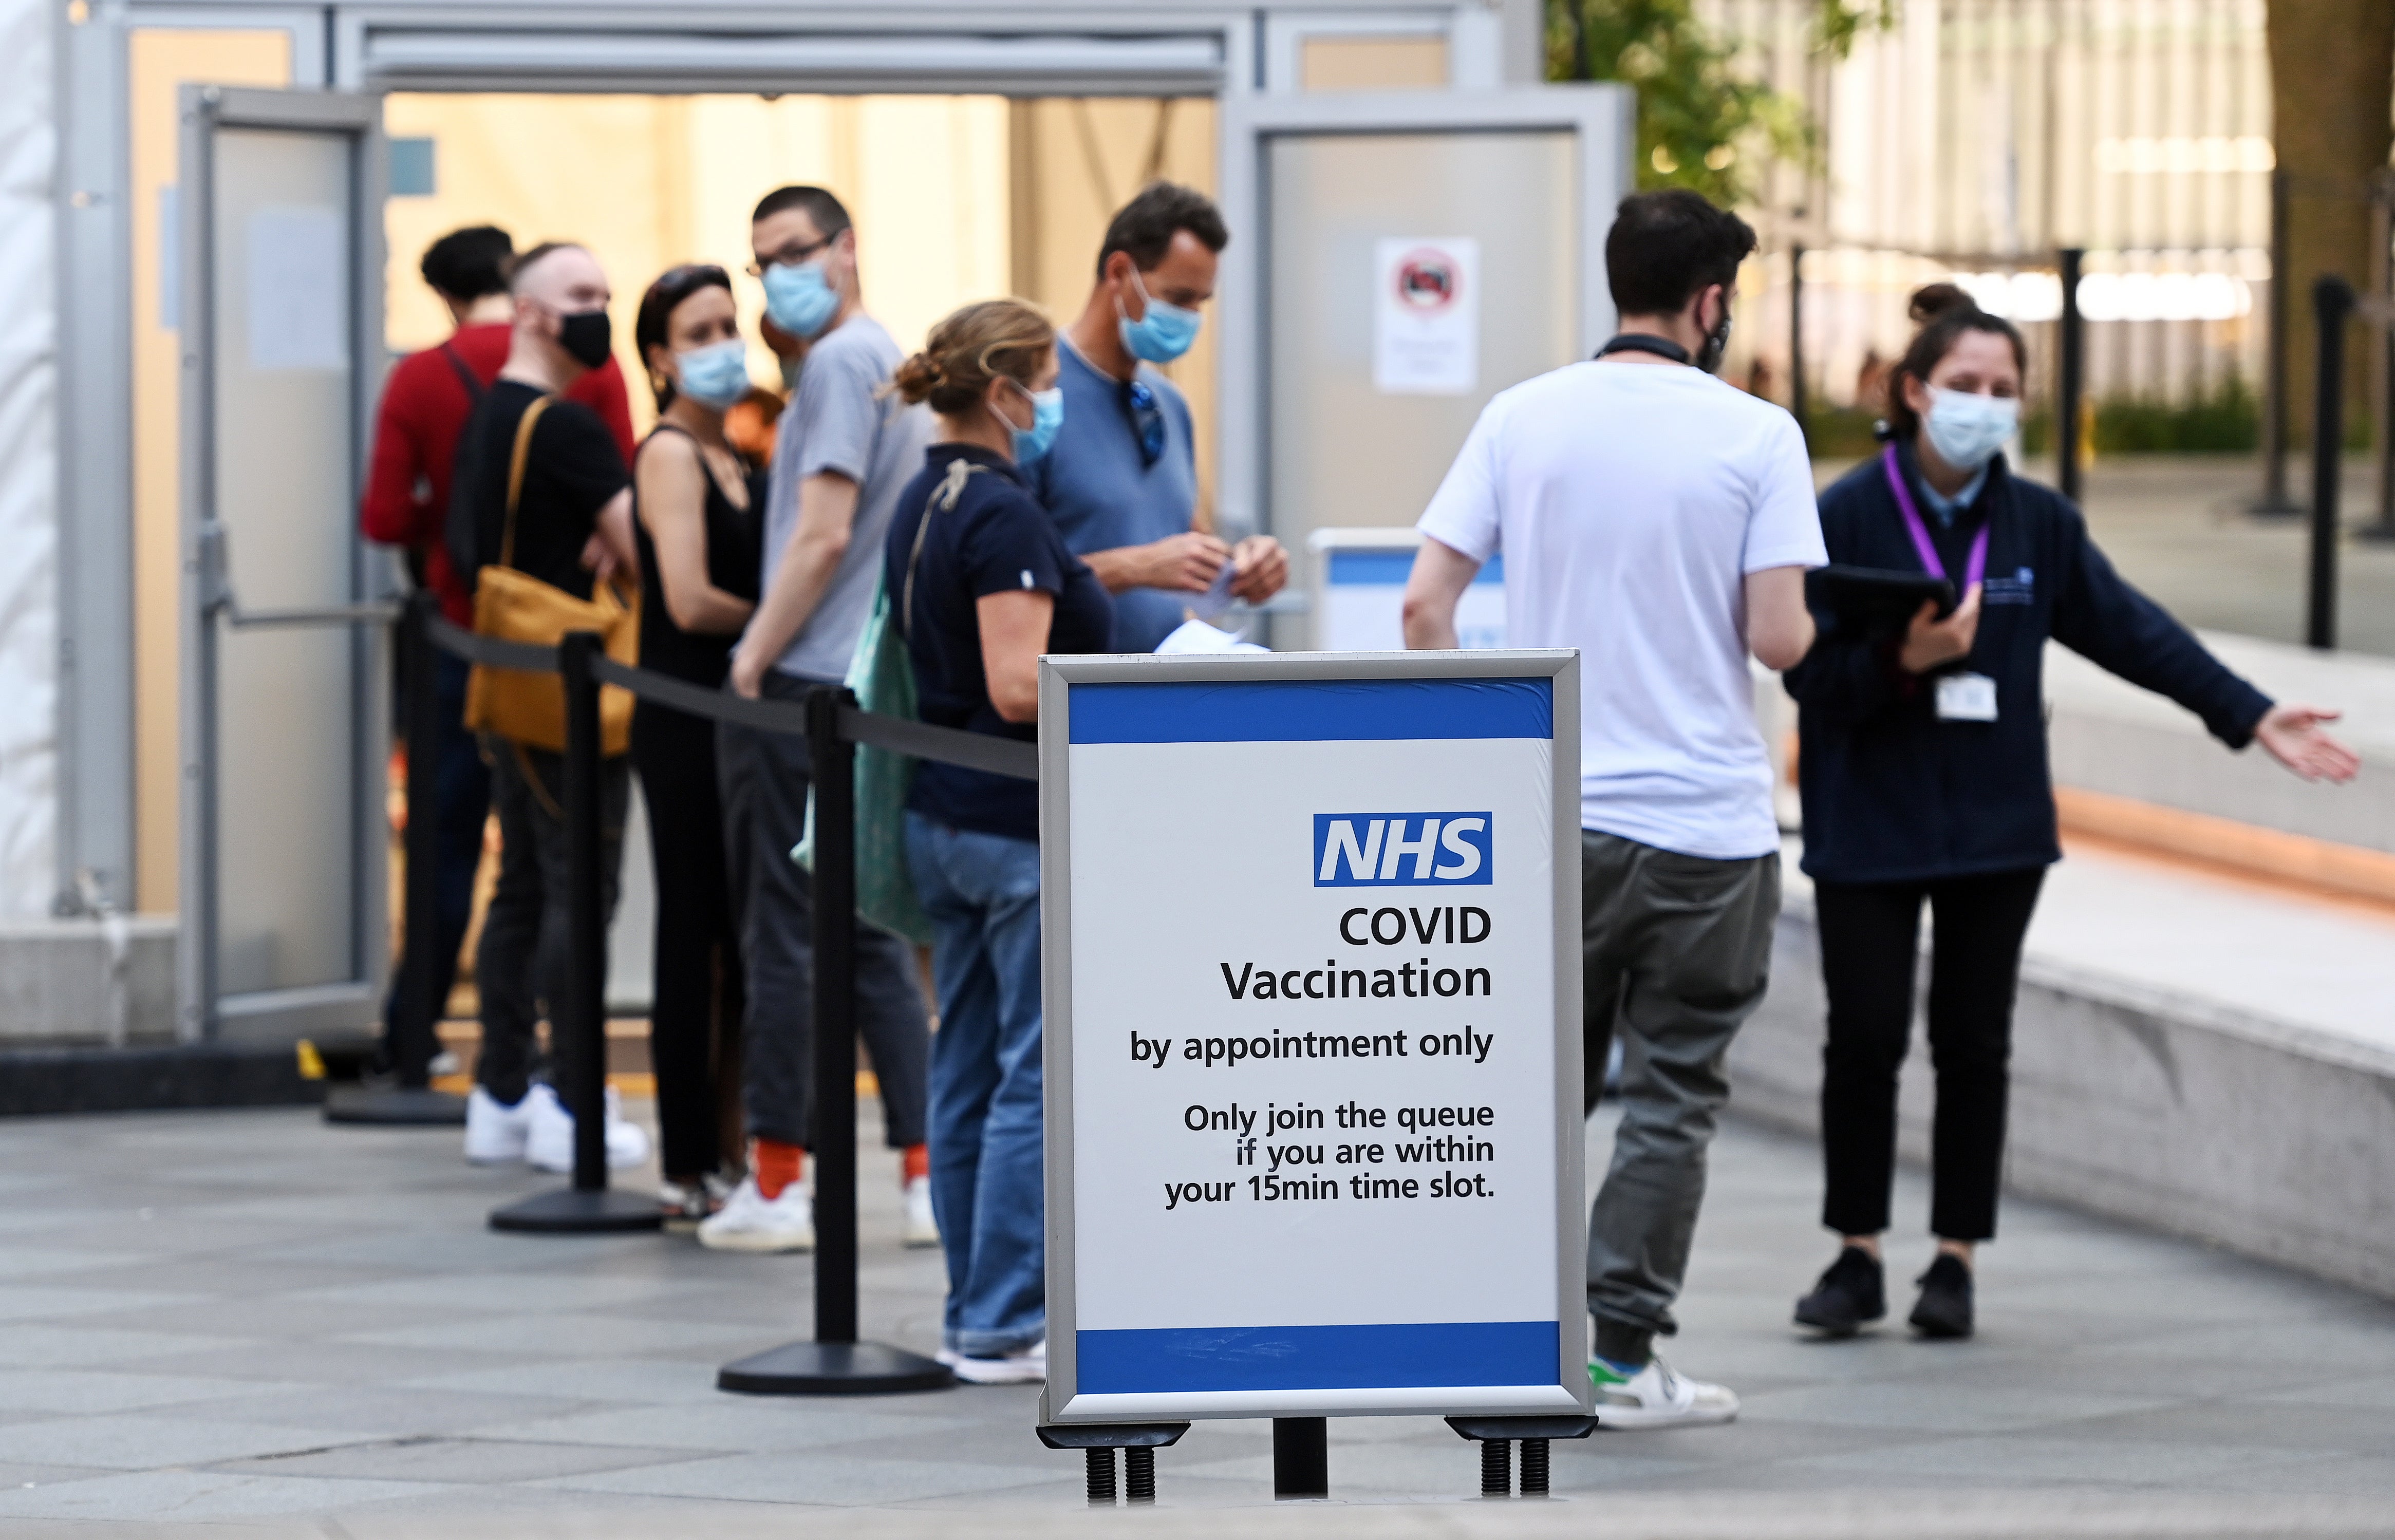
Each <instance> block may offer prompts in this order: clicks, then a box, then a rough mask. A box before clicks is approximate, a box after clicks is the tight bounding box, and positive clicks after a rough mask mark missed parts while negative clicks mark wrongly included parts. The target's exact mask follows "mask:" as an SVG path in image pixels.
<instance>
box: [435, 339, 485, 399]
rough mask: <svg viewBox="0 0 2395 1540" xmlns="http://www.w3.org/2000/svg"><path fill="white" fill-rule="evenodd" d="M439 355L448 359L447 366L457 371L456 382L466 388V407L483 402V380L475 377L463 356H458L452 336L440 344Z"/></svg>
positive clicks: (455, 342)
mask: <svg viewBox="0 0 2395 1540" xmlns="http://www.w3.org/2000/svg"><path fill="white" fill-rule="evenodd" d="M441 356H442V357H443V358H445V359H447V360H448V361H449V367H450V368H452V369H454V370H456V371H457V383H458V384H460V385H462V386H464V387H465V388H466V405H467V407H468V409H469V410H470V409H472V408H474V407H477V406H480V405H481V404H483V382H482V381H481V380H480V379H478V378H476V377H475V375H474V371H473V370H472V369H470V368H469V367H468V366H467V363H466V361H465V360H464V359H463V358H460V357H459V356H458V354H457V341H456V340H455V339H454V338H453V339H451V340H450V341H447V342H444V343H443V344H442V345H441Z"/></svg>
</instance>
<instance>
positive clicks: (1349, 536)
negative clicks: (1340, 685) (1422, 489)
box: [1305, 528, 1505, 652]
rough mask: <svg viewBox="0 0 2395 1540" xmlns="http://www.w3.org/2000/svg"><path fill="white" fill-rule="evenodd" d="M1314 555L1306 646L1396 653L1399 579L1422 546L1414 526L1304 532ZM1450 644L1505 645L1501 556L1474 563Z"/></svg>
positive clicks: (1471, 647)
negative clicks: (1309, 643) (1310, 640)
mask: <svg viewBox="0 0 2395 1540" xmlns="http://www.w3.org/2000/svg"><path fill="white" fill-rule="evenodd" d="M1305 544H1306V546H1307V548H1308V549H1309V550H1310V551H1312V553H1313V555H1314V592H1313V595H1312V608H1311V612H1312V615H1313V619H1314V649H1315V651H1316V652H1403V651H1404V650H1405V645H1406V620H1405V601H1406V579H1407V578H1408V577H1409V575H1410V574H1411V573H1412V572H1413V570H1414V552H1415V551H1416V550H1417V549H1418V548H1419V547H1420V546H1421V545H1422V535H1421V533H1419V532H1418V531H1414V530H1410V529H1402V528H1332V529H1321V530H1317V531H1315V532H1314V533H1312V534H1310V535H1308V536H1306V541H1305ZM1455 639H1456V644H1457V645H1458V646H1460V647H1462V648H1464V649H1466V650H1467V651H1473V652H1479V651H1484V650H1486V649H1489V648H1492V647H1502V646H1504V645H1505V557H1504V553H1502V551H1501V552H1500V553H1498V554H1497V555H1495V556H1492V557H1490V558H1489V559H1488V560H1487V561H1485V562H1483V563H1481V566H1480V570H1479V571H1478V572H1477V573H1474V574H1473V577H1472V581H1471V582H1470V583H1469V584H1467V585H1465V586H1464V590H1463V593H1462V596H1461V597H1460V598H1459V599H1457V600H1456V605H1455Z"/></svg>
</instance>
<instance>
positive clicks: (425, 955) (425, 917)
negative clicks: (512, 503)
mask: <svg viewBox="0 0 2395 1540" xmlns="http://www.w3.org/2000/svg"><path fill="white" fill-rule="evenodd" d="M439 612H440V600H439V599H436V598H434V596H433V595H432V594H431V592H430V590H427V589H421V588H419V589H417V591H416V592H415V593H413V594H411V595H409V596H408V600H407V607H406V608H405V609H404V611H402V612H400V618H399V627H398V629H399V637H398V645H399V668H400V675H399V678H400V689H401V691H402V695H403V703H402V704H403V706H404V711H405V714H406V715H405V717H404V721H405V723H406V729H405V731H406V742H407V833H406V839H405V846H404V851H405V864H406V888H405V900H404V908H403V910H402V915H401V934H402V936H403V937H404V938H405V942H406V945H405V950H404V952H403V953H402V954H401V957H400V977H399V987H398V988H397V989H396V990H394V991H393V992H392V998H391V1013H390V1016H391V1019H390V1022H389V1023H387V1032H388V1039H389V1042H390V1052H391V1058H392V1060H393V1068H394V1069H395V1071H396V1073H395V1076H394V1079H395V1080H396V1082H397V1083H396V1084H395V1085H390V1086H335V1087H334V1088H333V1089H332V1090H330V1091H329V1092H328V1093H326V1095H325V1098H324V1121H325V1122H327V1123H350V1124H363V1125H379V1126H384V1127H389V1126H392V1125H408V1126H417V1127H423V1126H448V1127H454V1126H456V1125H458V1124H461V1123H464V1122H465V1121H466V1099H465V1098H464V1097H461V1096H452V1095H451V1094H449V1093H448V1092H446V1091H436V1090H434V1089H432V1087H431V1081H432V1059H433V1055H434V1054H435V1053H437V1052H439V1050H440V1043H439V1039H438V1036H437V1032H436V1029H437V1027H438V1024H439V1022H440V1020H441V1007H442V1002H441V1001H439V1000H437V999H435V998H433V980H434V978H435V977H436V976H437V974H438V973H439V971H440V958H439V957H438V956H437V955H436V954H434V951H433V948H434V945H435V943H436V938H437V937H438V935H439V933H440V929H441V918H440V915H439V913H438V910H439V899H438V892H439V888H438V884H437V882H436V880H435V879H436V870H435V869H436V867H437V865H438V863H439V862H440V859H441V858H440V855H439V850H438V846H439V839H440V815H439V812H438V810H437V809H436V807H435V803H436V801H437V800H438V797H439V795H440V794H439V791H438V787H437V783H438V781H439V778H440V763H441V760H440V756H441V746H440V745H441V698H440V665H439V659H438V655H437V654H436V653H435V652H434V649H433V645H432V633H431V621H432V617H434V616H435V615H437V614H438V613H439Z"/></svg>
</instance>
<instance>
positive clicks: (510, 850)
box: [474, 738, 632, 1107]
mask: <svg viewBox="0 0 2395 1540" xmlns="http://www.w3.org/2000/svg"><path fill="white" fill-rule="evenodd" d="M483 752H484V753H485V754H486V755H488V756H489V758H490V764H491V803H492V806H493V807H494V808H496V809H497V811H498V815H499V839H500V848H499V883H498V887H497V888H496V890H494V891H493V892H492V894H491V907H490V908H489V909H488V910H487V911H486V912H485V913H484V914H483V945H482V949H481V951H480V952H478V953H477V954H475V958H474V982H475V984H476V985H477V987H479V988H480V989H481V991H482V994H483V1049H482V1054H481V1057H480V1058H478V1059H477V1060H475V1064H474V1078H475V1080H476V1081H477V1082H479V1083H480V1084H481V1086H482V1087H483V1089H484V1090H486V1091H488V1092H490V1093H491V1095H492V1097H493V1098H494V1099H497V1100H499V1101H502V1102H505V1103H507V1104H508V1105H509V1106H510V1107H512V1106H514V1105H515V1104H516V1103H517V1102H518V1101H521V1100H523V1094H524V1090H525V1088H526V1087H527V1086H529V1085H530V1083H531V1080H532V1075H533V1071H534V1068H535V1066H534V1062H533V1028H534V1026H535V1025H536V1023H537V1022H538V1021H539V1020H540V1019H541V1016H542V1015H543V1008H542V1007H544V1006H546V1007H548V1013H549V1016H550V1019H551V1022H552V1025H553V1024H554V1020H555V1012H556V1011H557V1010H558V1008H559V1007H562V1005H563V1004H564V1002H565V977H566V975H565V967H566V947H567V928H568V923H569V920H570V915H569V912H568V908H569V906H568V902H567V891H566V884H565V861H566V847H565V814H564V796H565V760H564V757H562V756H561V755H555V754H548V753H544V752H543V751H541V750H539V749H527V748H520V747H518V746H517V745H516V744H511V743H509V742H508V741H507V740H506V739H504V738H485V739H483ZM631 791H632V771H631V766H630V765H629V764H628V763H627V762H626V761H625V759H624V757H622V756H620V755H618V756H617V757H615V758H613V759H602V760H601V761H599V875H600V883H601V892H602V895H603V900H602V902H603V907H604V912H605V913H606V914H607V915H614V914H615V890H616V887H617V883H616V875H617V868H618V867H619V866H620V865H621V863H622V858H623V852H624V809H625V804H626V803H627V801H628V800H629V798H630V796H631ZM603 967H604V963H603V960H602V970H603Z"/></svg>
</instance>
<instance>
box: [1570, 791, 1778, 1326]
mask: <svg viewBox="0 0 2395 1540" xmlns="http://www.w3.org/2000/svg"><path fill="white" fill-rule="evenodd" d="M1779 915H1780V857H1779V855H1778V854H1777V853H1774V854H1772V855H1768V856H1759V857H1756V858H1755V859H1753V860H1752V861H1708V860H1705V859H1704V858H1702V857H1700V856H1684V855H1675V854H1674V853H1673V852H1671V851H1669V850H1659V849H1655V848H1654V847H1653V846H1651V845H1641V844H1639V843H1637V842H1636V841H1635V840H1629V839H1623V838H1621V837H1619V836H1614V835H1608V834H1598V833H1595V832H1594V831H1592V830H1582V831H1581V990H1582V995H1581V1035H1582V1040H1583V1043H1584V1045H1585V1048H1584V1052H1585V1059H1584V1065H1585V1072H1584V1073H1585V1075H1586V1085H1585V1086H1584V1087H1583V1089H1584V1091H1585V1095H1586V1099H1587V1104H1588V1106H1589V1108H1590V1109H1591V1110H1592V1111H1593V1110H1594V1108H1595V1106H1596V1099H1597V1094H1598V1092H1599V1091H1600V1089H1601V1088H1602V1087H1603V1086H1604V1083H1605V1061H1606V1058H1607V1055H1608V1051H1609V1050H1610V1048H1611V1046H1612V1039H1613V1033H1615V1031H1616V1030H1619V1031H1620V1032H1621V1038H1622V1064H1621V1100H1622V1108H1621V1126H1620V1127H1619V1129H1618V1130H1617V1131H1616V1132H1615V1134H1614V1139H1613V1165H1612V1168H1611V1169H1610V1170H1608V1172H1607V1173H1606V1177H1605V1185H1604V1186H1603V1187H1602V1188H1600V1189H1599V1190H1598V1191H1597V1194H1596V1202H1595V1204H1594V1206H1593V1207H1592V1208H1591V1210H1590V1213H1589V1218H1588V1308H1589V1312H1590V1313H1591V1314H1592V1315H1594V1316H1595V1317H1596V1323H1597V1331H1598V1335H1599V1336H1607V1335H1608V1328H1610V1329H1611V1334H1612V1335H1615V1336H1620V1335H1621V1334H1622V1333H1624V1332H1625V1331H1626V1332H1627V1333H1629V1334H1631V1335H1633V1336H1635V1335H1636V1334H1642V1333H1653V1334H1656V1335H1660V1336H1671V1335H1672V1334H1673V1333H1674V1331H1676V1330H1677V1329H1678V1327H1677V1324H1676V1323H1674V1321H1673V1319H1672V1302H1673V1301H1674V1299H1676V1298H1678V1297H1679V1293H1680V1283H1681V1280H1682V1279H1683V1278H1685V1277H1686V1276H1687V1270H1688V1243H1689V1241H1690V1239H1691V1238H1692V1237H1693V1236H1694V1235H1695V1233H1696V1228H1697V1209H1698V1207H1699V1206H1700V1204H1702V1203H1703V1202H1704V1196H1705V1149H1706V1146H1708V1145H1709V1144H1711V1143H1712V1142H1713V1137H1714V1114H1716V1113H1717V1112H1720V1111H1721V1107H1722V1104H1723V1103H1724V1102H1726V1101H1727V1100H1728V1099H1729V1081H1728V1079H1727V1075H1726V1073H1725V1072H1724V1059H1725V1057H1726V1056H1727V1052H1728V1050H1729V1041H1730V1039H1731V1038H1732V1037H1734V1036H1736V1035H1737V1034H1738V1029H1739V1028H1740V1025H1742V1024H1743V1023H1744V1022H1745V1020H1746V1019H1747V1018H1748V1017H1749V1016H1751V1015H1753V1012H1754V1008H1755V1007H1757V1006H1759V1005H1761V1004H1762V1003H1763V992H1764V989H1765V987H1766V985H1767V984H1768V982H1769V981H1770V972H1771V937H1772V928H1773V923H1774V921H1776V920H1777V919H1778V917H1779ZM1617 1024H1618V1026H1617Z"/></svg>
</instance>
